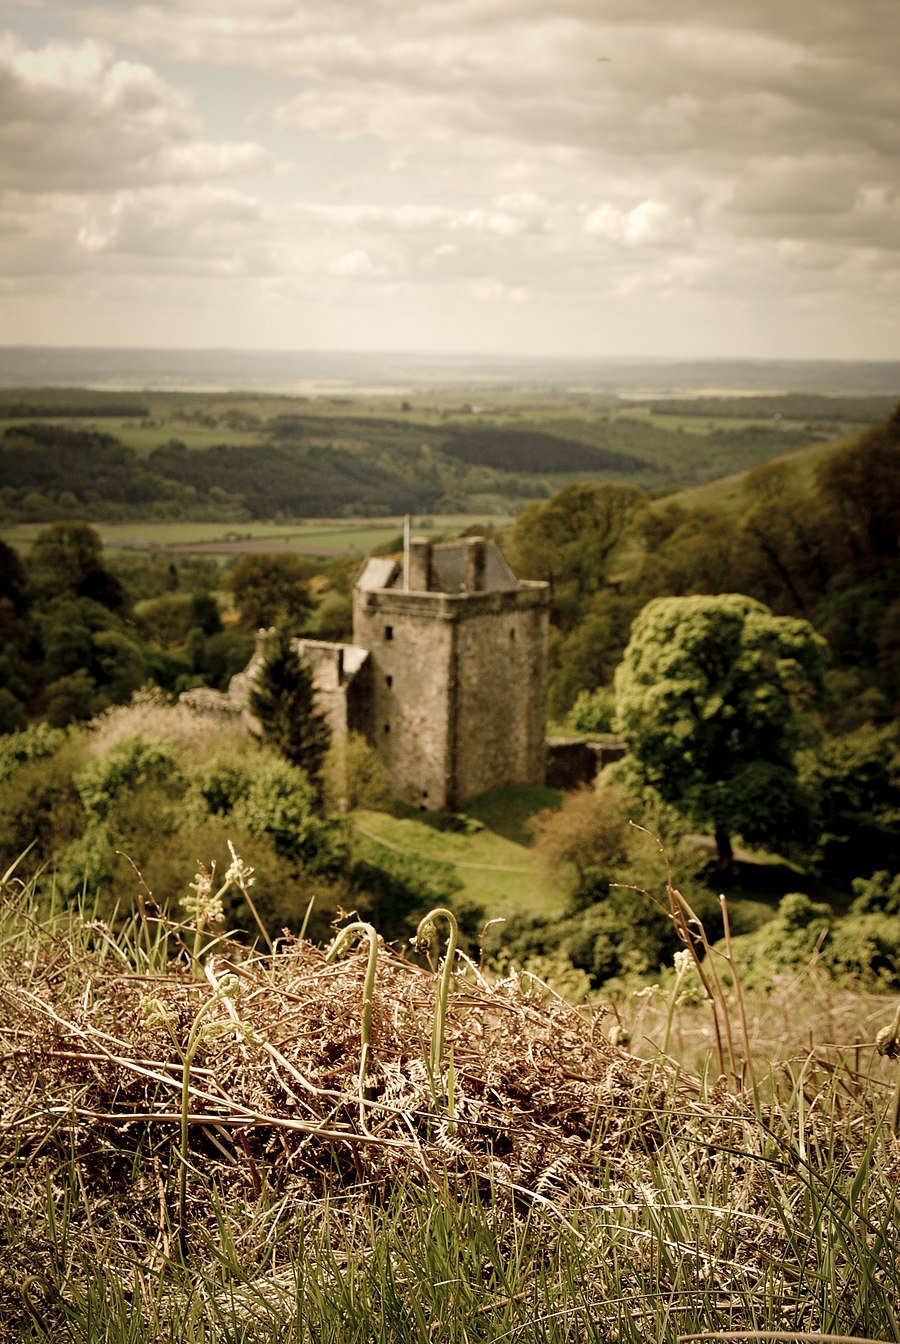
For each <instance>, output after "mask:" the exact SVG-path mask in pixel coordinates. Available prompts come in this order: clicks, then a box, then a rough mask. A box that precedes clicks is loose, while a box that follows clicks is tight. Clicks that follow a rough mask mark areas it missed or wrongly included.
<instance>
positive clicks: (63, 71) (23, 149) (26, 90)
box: [0, 34, 274, 193]
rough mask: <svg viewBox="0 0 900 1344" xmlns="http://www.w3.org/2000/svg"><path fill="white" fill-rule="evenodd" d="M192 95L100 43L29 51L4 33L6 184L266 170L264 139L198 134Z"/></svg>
mask: <svg viewBox="0 0 900 1344" xmlns="http://www.w3.org/2000/svg"><path fill="white" fill-rule="evenodd" d="M195 130H196V128H195V125H194V122H193V120H192V117H191V115H190V109H189V100H188V98H187V97H186V96H185V95H184V94H183V93H181V92H179V91H177V90H175V89H173V88H172V87H171V86H170V85H168V84H166V83H165V82H164V81H163V80H162V79H161V78H160V77H159V76H158V75H157V74H156V73H155V71H153V70H152V69H151V68H150V67H149V66H146V65H139V64H135V63H132V62H128V61H122V60H117V59H116V58H115V56H114V54H113V52H112V51H111V50H110V48H109V47H107V46H106V45H104V44H102V43H100V42H96V41H90V40H88V41H84V42H79V43H74V44H73V43H63V42H51V43H49V44H48V45H47V46H45V47H43V48H40V49H38V50H29V49H28V48H26V47H25V46H24V44H23V43H22V42H21V41H19V40H17V39H16V38H15V37H13V36H12V35H11V34H0V188H7V189H8V188H15V189H17V190H20V191H35V192H45V191H61V190H72V191H77V192H80V193H84V192H90V191H105V190H109V189H112V188H117V187H122V186H124V185H138V184H143V183H161V182H174V181H185V180H196V179H197V178H198V177H201V178H202V177H224V176H230V175H234V174H236V173H246V172H266V171H270V170H271V168H272V167H273V165H274V159H273V156H272V155H271V154H270V153H269V152H268V151H267V150H265V149H263V148H262V147H261V146H259V145H253V144H227V143H226V144H209V143H204V142H203V141H202V140H199V139H195V138H194V135H195Z"/></svg>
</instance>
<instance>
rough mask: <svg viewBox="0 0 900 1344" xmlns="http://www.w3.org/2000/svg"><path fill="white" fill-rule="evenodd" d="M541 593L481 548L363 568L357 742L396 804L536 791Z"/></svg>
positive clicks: (460, 547) (544, 608)
mask: <svg viewBox="0 0 900 1344" xmlns="http://www.w3.org/2000/svg"><path fill="white" fill-rule="evenodd" d="M549 605H550V595H549V587H548V585H547V584H546V583H534V582H527V581H520V580H518V579H517V578H516V577H515V575H514V574H513V572H512V570H511V569H510V568H509V566H508V565H507V563H506V561H505V560H504V559H503V556H502V555H501V553H500V551H499V550H498V549H497V547H496V546H495V545H494V544H493V543H492V542H489V541H486V540H484V538H481V537H476V538H472V539H470V540H466V541H462V542H449V543H446V544H444V545H440V546H432V544H431V542H429V541H427V540H422V539H415V540H413V541H412V542H411V544H410V546H409V550H408V553H407V556H406V557H405V558H404V563H402V564H401V563H400V562H399V561H394V560H376V559H373V560H370V561H368V562H367V564H366V565H365V566H364V568H363V570H362V572H361V574H360V576H359V579H358V580H357V584H356V589H355V593H354V611H353V639H354V644H355V645H357V646H360V647H362V648H364V649H367V650H368V654H369V658H368V663H369V667H368V679H369V680H368V688H367V690H368V694H367V696H366V699H367V701H368V722H367V725H366V729H365V736H366V737H367V738H368V740H369V741H370V742H371V743H372V745H373V746H374V747H375V749H376V750H377V751H378V753H379V755H380V756H381V758H382V760H383V761H384V763H385V765H386V766H387V769H388V773H389V777H390V782H391V789H392V792H393V793H394V794H395V795H396V796H397V797H398V798H400V799H402V800H403V801H404V802H407V803H410V804H412V805H413V806H419V807H424V808H428V809H438V810H452V809H454V808H456V807H459V806H460V805H461V804H462V803H463V802H465V800H466V799H467V798H471V797H472V796H473V795H475V794H477V793H482V792H483V791H485V790H486V789H491V788H498V787H502V786H504V785H509V784H522V783H534V784H538V783H543V782H544V769H545V765H544V755H545V752H544V723H545V698H546V647H547V629H548V621H549Z"/></svg>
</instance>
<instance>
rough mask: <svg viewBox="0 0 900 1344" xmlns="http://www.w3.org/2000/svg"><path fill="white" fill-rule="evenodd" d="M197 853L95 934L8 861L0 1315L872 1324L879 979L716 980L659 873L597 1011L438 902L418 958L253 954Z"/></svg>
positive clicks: (459, 1335) (11, 1328) (892, 1079)
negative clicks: (120, 923) (191, 877)
mask: <svg viewBox="0 0 900 1344" xmlns="http://www.w3.org/2000/svg"><path fill="white" fill-rule="evenodd" d="M208 876H209V875H208V874H206V875H204V874H203V873H202V872H201V874H199V875H198V879H197V881H196V882H195V884H194V886H193V888H192V898H191V900H190V901H189V902H187V903H186V906H185V908H184V912H183V916H182V919H181V921H179V922H177V923H173V922H171V921H164V920H161V919H159V918H157V917H154V916H153V915H152V914H151V913H149V912H148V911H147V910H146V909H145V910H144V911H143V912H142V913H141V914H139V915H138V916H137V917H136V918H135V919H134V920H133V921H131V922H130V923H129V924H128V925H127V926H126V927H125V928H124V929H123V930H122V931H121V932H120V933H119V934H118V935H116V934H114V933H113V931H112V930H111V929H110V927H109V926H108V925H107V924H105V923H104V922H102V921H99V920H97V919H96V918H94V917H92V913H91V912H90V911H82V912H76V911H75V910H73V909H72V908H69V909H68V910H66V911H58V912H56V913H51V914H49V916H48V915H45V916H43V917H41V916H40V914H39V912H38V910H37V909H36V907H35V905H34V903H33V900H32V898H31V897H30V895H29V891H28V889H27V887H26V888H24V889H23V888H22V887H21V886H20V885H19V884H17V882H16V880H15V877H14V875H11V874H7V875H6V877H5V878H4V880H3V884H2V893H0V901H2V904H0V1001H2V1009H3V1037H4V1051H3V1055H2V1058H0V1089H2V1096H3V1120H2V1124H0V1185H2V1191H3V1198H2V1210H3V1212H2V1215H0V1241H2V1244H3V1256H2V1257H0V1308H2V1309H0V1316H2V1326H0V1332H2V1337H3V1338H5V1339H9V1340H10V1341H12V1340H15V1341H27V1340H63V1339H65V1340H69V1341H83V1342H84V1344H94V1341H100V1340H102V1341H105V1342H107V1344H117V1342H118V1341H122V1344H124V1342H125V1341H128V1342H129V1344H143V1341H147V1344H150V1341H152V1342H153V1344H157V1342H158V1341H169V1342H171V1344H175V1341H179V1344H184V1342H185V1341H192V1342H193V1341H201V1340H204V1341H209V1340H216V1341H235V1344H236V1342H237V1341H241V1342H242V1344H251V1342H252V1344H270V1342H274V1341H276V1340H278V1341H284V1340H291V1341H297V1344H300V1342H301V1341H302V1344H307V1341H309V1344H312V1341H322V1340H331V1341H335V1342H337V1341H340V1344H347V1342H349V1341H360V1344H362V1341H366V1342H367V1344H368V1342H369V1341H373V1342H375V1344H388V1341H392V1342H393V1341H395V1340H398V1339H399V1340H410V1341H424V1340H428V1339H433V1338H440V1339H442V1340H448V1341H454V1342H455V1341H459V1344H463V1342H464V1341H475V1340H479V1341H480V1340H496V1341H500V1340H522V1341H534V1340H543V1341H548V1342H549V1341H553V1344H555V1342H556V1341H569V1340H571V1341H574V1340H579V1341H581V1340H586V1339H587V1340H596V1341H604V1342H606V1341H613V1340H616V1341H634V1344H637V1341H645V1340H647V1339H654V1340H673V1341H674V1340H675V1339H676V1338H680V1337H684V1336H691V1335H696V1334H709V1333H711V1332H723V1331H729V1330H730V1331H734V1330H745V1331H752V1332H754V1333H755V1334H758V1333H760V1332H764V1331H772V1332H778V1333H779V1335H780V1336H781V1337H784V1334H785V1332H793V1334H792V1335H791V1337H796V1335H797V1334H798V1333H799V1334H800V1335H802V1336H803V1337H809V1338H810V1339H817V1338H819V1337H821V1335H822V1334H825V1335H828V1334H831V1335H845V1336H857V1337H868V1338H871V1339H875V1340H890V1341H894V1340H898V1339H900V1259H898V1255H897V1247H898V1244H900V1242H898V1227H897V1218H898V1192H900V1143H898V1138H897V1124H898V1116H897V1100H898V1095H900V1072H898V1070H900V1062H898V1059H897V1054H898V1051H900V1042H898V1040H897V1036H898V1031H900V1020H898V1019H900V1015H898V1014H897V1013H896V1012H895V1010H896V1007H897V1003H896V999H884V998H877V997H864V996H863V995H861V994H858V993H857V994H853V993H836V992H835V991H834V989H833V988H831V987H829V986H828V985H827V984H826V983H824V982H822V981H821V980H820V978H819V977H818V975H817V973H816V971H815V968H814V966H812V965H810V966H807V967H806V968H804V969H803V970H802V971H801V972H800V974H799V976H792V977H790V978H789V979H788V980H780V981H774V982H773V983H772V985H771V986H770V987H769V992H768V993H766V994H762V995H755V996H754V995H751V996H748V997H747V998H746V999H743V1000H742V998H741V996H740V994H739V992H738V986H737V985H736V984H735V985H734V986H733V988H730V989H729V988H727V986H726V985H725V984H724V983H723V981H722V980H721V978H720V977H719V973H718V972H717V971H716V964H715V962H713V963H710V962H709V960H708V958H707V959H706V960H699V959H698V955H697V954H700V953H702V942H703V935H702V930H701V929H700V928H699V926H697V925H696V924H695V923H693V922H692V921H691V919H690V914H689V910H688V909H687V908H686V907H685V906H684V903H683V902H682V901H681V899H680V897H679V896H678V893H677V892H675V891H674V889H671V888H670V889H669V893H668V896H666V894H665V888H664V887H663V889H662V890H661V891H660V892H659V895H660V897H661V898H662V899H663V900H665V901H666V903H667V906H668V909H669V911H670V916H671V918H672V920H673V923H674V925H675V927H676V928H677V929H679V930H680V931H681V935H682V944H683V950H682V952H680V953H679V959H676V965H675V970H674V973H673V974H670V975H669V977H668V978H667V979H666V981H665V982H664V984H663V987H662V990H661V991H660V992H658V993H654V994H651V995H649V996H648V995H647V994H644V995H642V996H639V997H637V998H634V997H632V998H631V999H630V1000H628V1002H627V1003H625V1004H623V1005H622V1006H621V1007H620V1008H618V1009H617V1010H616V1012H615V1014H612V1013H610V1012H609V1011H608V1010H607V1011H604V1010H603V1008H602V1006H597V1005H595V1006H593V1007H591V1008H589V1009H577V1008H574V1007H572V1006H571V1005H570V1004H568V1003H566V1002H565V1001H564V1000H562V999H560V998H559V997H558V996H556V995H555V994H553V993H552V992H550V991H548V990H547V989H546V988H545V987H544V986H542V985H541V983H540V982H539V981H537V980H535V979H534V978H533V977H530V976H528V975H521V974H519V973H517V972H515V971H513V972H512V973H511V974H509V975H507V976H505V977H504V978H500V979H498V978H497V977H496V976H494V975H492V974H491V973H490V972H489V970H488V969H487V968H486V967H479V966H478V965H477V963H475V962H473V961H471V960H468V959H466V958H464V957H463V958H460V957H459V955H458V953H456V952H455V950H454V936H453V935H454V929H453V922H452V920H451V921H450V922H449V926H448V921H447V920H446V919H445V918H444V917H443V916H442V915H441V912H439V911H435V912H433V913H432V914H431V915H430V916H428V917H426V918H425V919H424V920H423V921H422V924H421V925H420V928H419V941H418V947H419V948H420V950H421V951H422V952H423V953H424V952H425V950H426V948H425V944H426V943H427V944H429V948H428V950H429V951H430V955H431V957H432V958H433V964H434V966H435V967H436V970H435V971H434V972H432V971H431V970H430V969H429V968H428V966H427V965H426V964H425V963H424V962H423V960H422V959H421V957H410V956H409V955H406V954H404V953H403V952H402V950H401V951H400V952H399V954H398V952H397V951H395V950H391V949H390V948H388V947H386V946H385V945H384V944H383V943H382V942H381V941H380V940H379V939H378V938H377V935H376V933H375V931H374V929H372V928H371V927H370V926H368V925H365V924H350V925H349V926H348V928H347V930H346V932H345V933H343V934H339V935H338V936H337V938H336V939H335V940H334V941H333V942H332V943H331V945H330V947H329V948H328V949H327V950H318V949H316V948H315V947H313V946H311V945H309V944H307V943H305V942H303V941H299V942H296V941H292V940H288V941H281V942H280V943H279V945H278V947H277V949H276V950H275V951H274V952H273V953H268V952H265V951H260V952H251V951H250V950H249V949H248V948H247V946H246V944H245V943H244V942H243V941H241V942H238V943H235V942H234V941H232V940H231V939H230V938H229V937H227V936H224V935H223V934H222V932H221V929H222V925H221V922H220V921H221V916H222V909H221V904H220V902H219V901H218V900H217V896H218V895H219V894H220V890H221V889H219V892H217V884H216V883H215V882H211V883H210V882H209V881H207V880H206V878H208ZM251 883H252V872H251V871H250V870H248V869H247V868H246V866H245V865H244V864H243V862H242V861H241V860H240V859H239V858H238V857H237V856H234V857H233V860H232V863H231V865H230V867H229V870H228V872H227V873H226V874H224V882H223V883H222V885H223V886H226V887H227V886H230V885H236V886H237V887H238V888H244V889H245V890H248V891H249V890H250V889H251ZM448 933H449V936H450V943H449V945H448V946H447V947H446V950H444V940H445V937H446V936H447V934H448ZM718 965H719V968H720V970H721V971H723V972H724V971H726V970H728V969H729V962H728V959H727V956H726V958H725V960H723V961H719V963H718ZM710 976H712V979H710ZM707 990H708V994H709V997H708V996H707ZM691 1004H695V1005H696V1006H695V1007H691V1006H690V1005H691ZM787 1024H789V1026H787ZM720 1075H721V1076H720Z"/></svg>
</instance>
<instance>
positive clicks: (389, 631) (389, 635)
mask: <svg viewBox="0 0 900 1344" xmlns="http://www.w3.org/2000/svg"><path fill="white" fill-rule="evenodd" d="M384 637H385V639H386V640H387V639H393V638H394V627H393V626H392V625H386V626H385V627H384Z"/></svg>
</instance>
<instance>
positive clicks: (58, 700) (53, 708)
mask: <svg viewBox="0 0 900 1344" xmlns="http://www.w3.org/2000/svg"><path fill="white" fill-rule="evenodd" d="M103 708H104V705H103V702H102V699H101V697H100V696H98V694H97V685H96V682H95V681H94V679H93V677H92V676H91V674H90V673H89V672H87V671H86V670H85V669H84V668H83V667H79V668H78V669H77V671H75V672H69V673H68V674H66V675H64V676H62V677H57V678H56V680H55V681H51V683H50V685H49V686H47V688H46V690H45V692H44V716H45V718H46V720H47V723H48V724H50V725H51V726H52V727H53V728H65V727H67V725H68V724H70V723H83V722H84V721H85V720H87V719H91V718H93V716H94V715H95V714H96V713H98V712H99V711H100V710H101V709H103Z"/></svg>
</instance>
